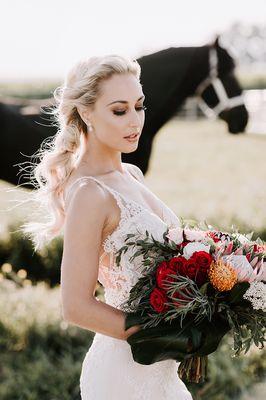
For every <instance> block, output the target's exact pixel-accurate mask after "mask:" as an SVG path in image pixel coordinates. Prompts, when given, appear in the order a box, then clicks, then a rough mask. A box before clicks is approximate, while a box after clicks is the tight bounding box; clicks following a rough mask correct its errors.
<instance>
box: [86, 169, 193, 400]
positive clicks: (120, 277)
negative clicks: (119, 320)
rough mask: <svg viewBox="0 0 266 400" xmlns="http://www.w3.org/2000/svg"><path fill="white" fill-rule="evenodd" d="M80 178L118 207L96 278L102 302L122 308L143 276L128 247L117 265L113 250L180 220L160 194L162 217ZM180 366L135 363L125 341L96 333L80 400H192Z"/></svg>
mask: <svg viewBox="0 0 266 400" xmlns="http://www.w3.org/2000/svg"><path fill="white" fill-rule="evenodd" d="M81 179H82V180H86V179H93V180H94V181H95V182H96V183H98V184H99V185H101V186H102V187H103V188H105V189H106V190H108V191H109V192H110V193H111V194H112V195H113V196H114V198H115V199H116V202H117V205H118V207H119V209H120V222H119V225H118V227H117V228H116V229H115V231H114V232H112V233H111V234H110V235H109V236H108V237H107V238H106V239H105V241H104V242H103V249H104V253H103V254H102V256H101V258H100V262H99V277H98V280H99V282H101V284H102V285H103V287H104V293H105V301H106V303H108V304H110V305H112V306H113V307H116V308H119V309H123V306H122V303H123V302H124V301H125V300H126V299H127V298H128V296H129V292H130V289H131V288H132V286H134V285H135V283H136V282H137V280H138V279H139V277H141V275H142V274H141V258H140V257H138V258H135V259H134V260H133V262H132V261H131V262H130V261H129V258H130V256H131V255H132V253H131V251H130V250H129V251H127V252H126V253H125V254H123V255H122V257H121V261H120V264H119V266H117V265H116V264H115V256H114V254H115V252H116V251H117V250H118V249H119V248H120V247H122V246H123V245H124V240H125V238H126V235H127V234H128V233H136V232H137V233H138V235H139V237H140V238H141V237H143V238H144V236H145V231H146V230H147V231H149V232H151V233H152V234H153V236H154V237H155V238H156V239H158V240H160V239H162V237H163V233H164V232H165V230H166V228H167V226H168V227H174V226H179V225H180V221H179V219H178V217H177V216H176V215H175V214H174V213H173V212H172V211H171V209H169V208H168V207H167V206H166V205H165V204H164V203H163V202H161V201H160V200H159V199H158V201H159V202H160V204H161V207H162V218H160V217H159V216H158V215H156V214H154V213H153V212H151V211H150V210H148V209H146V208H145V207H143V206H142V205H140V204H138V203H136V202H135V201H133V200H130V199H127V198H125V197H124V196H123V195H122V194H121V193H118V192H117V191H115V190H114V189H112V188H110V187H109V186H107V185H106V184H104V183H103V182H101V181H99V180H97V179H96V178H94V177H90V176H88V177H83V178H81ZM106 259H107V260H108V262H106V261H105V260H106ZM178 365H179V364H178V363H177V362H176V361H175V360H165V361H160V362H157V363H154V364H151V365H142V364H139V363H137V362H135V361H134V359H133V357H132V353H131V349H130V345H129V344H128V343H127V341H125V340H119V339H115V338H112V337H110V336H106V335H102V334H100V333H96V334H95V336H94V339H93V343H92V345H91V347H90V348H89V350H88V352H87V353H86V355H85V358H84V360H83V363H82V370H81V375H80V390H81V397H82V400H192V397H191V394H190V393H189V391H188V390H187V388H186V386H185V384H184V383H183V382H182V380H181V379H180V378H179V377H178V373H177V370H178Z"/></svg>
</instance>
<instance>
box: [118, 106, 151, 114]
mask: <svg viewBox="0 0 266 400" xmlns="http://www.w3.org/2000/svg"><path fill="white" fill-rule="evenodd" d="M136 110H137V111H145V110H147V107H146V106H141V107H136ZM125 112H126V111H125V110H123V111H118V110H114V111H113V113H114V114H115V115H124V114H125Z"/></svg>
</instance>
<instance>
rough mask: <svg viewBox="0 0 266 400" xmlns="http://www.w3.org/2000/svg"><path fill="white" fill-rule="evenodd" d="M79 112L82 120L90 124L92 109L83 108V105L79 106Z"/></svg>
mask: <svg viewBox="0 0 266 400" xmlns="http://www.w3.org/2000/svg"><path fill="white" fill-rule="evenodd" d="M77 110H78V113H79V115H80V118H81V119H82V121H83V122H84V123H85V124H86V125H88V122H89V121H90V116H91V115H90V110H88V108H83V107H78V108H77Z"/></svg>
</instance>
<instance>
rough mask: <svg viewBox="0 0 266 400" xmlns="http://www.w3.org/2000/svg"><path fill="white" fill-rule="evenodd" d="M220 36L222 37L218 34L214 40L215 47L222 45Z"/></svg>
mask: <svg viewBox="0 0 266 400" xmlns="http://www.w3.org/2000/svg"><path fill="white" fill-rule="evenodd" d="M219 38H220V35H217V36H216V38H215V40H214V42H213V47H214V48H215V49H218V48H219V47H220V44H219Z"/></svg>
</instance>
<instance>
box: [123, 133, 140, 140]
mask: <svg viewBox="0 0 266 400" xmlns="http://www.w3.org/2000/svg"><path fill="white" fill-rule="evenodd" d="M138 135H139V134H138V132H136V133H131V135H128V136H125V138H126V139H135V138H136V137H137V136H138Z"/></svg>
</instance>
